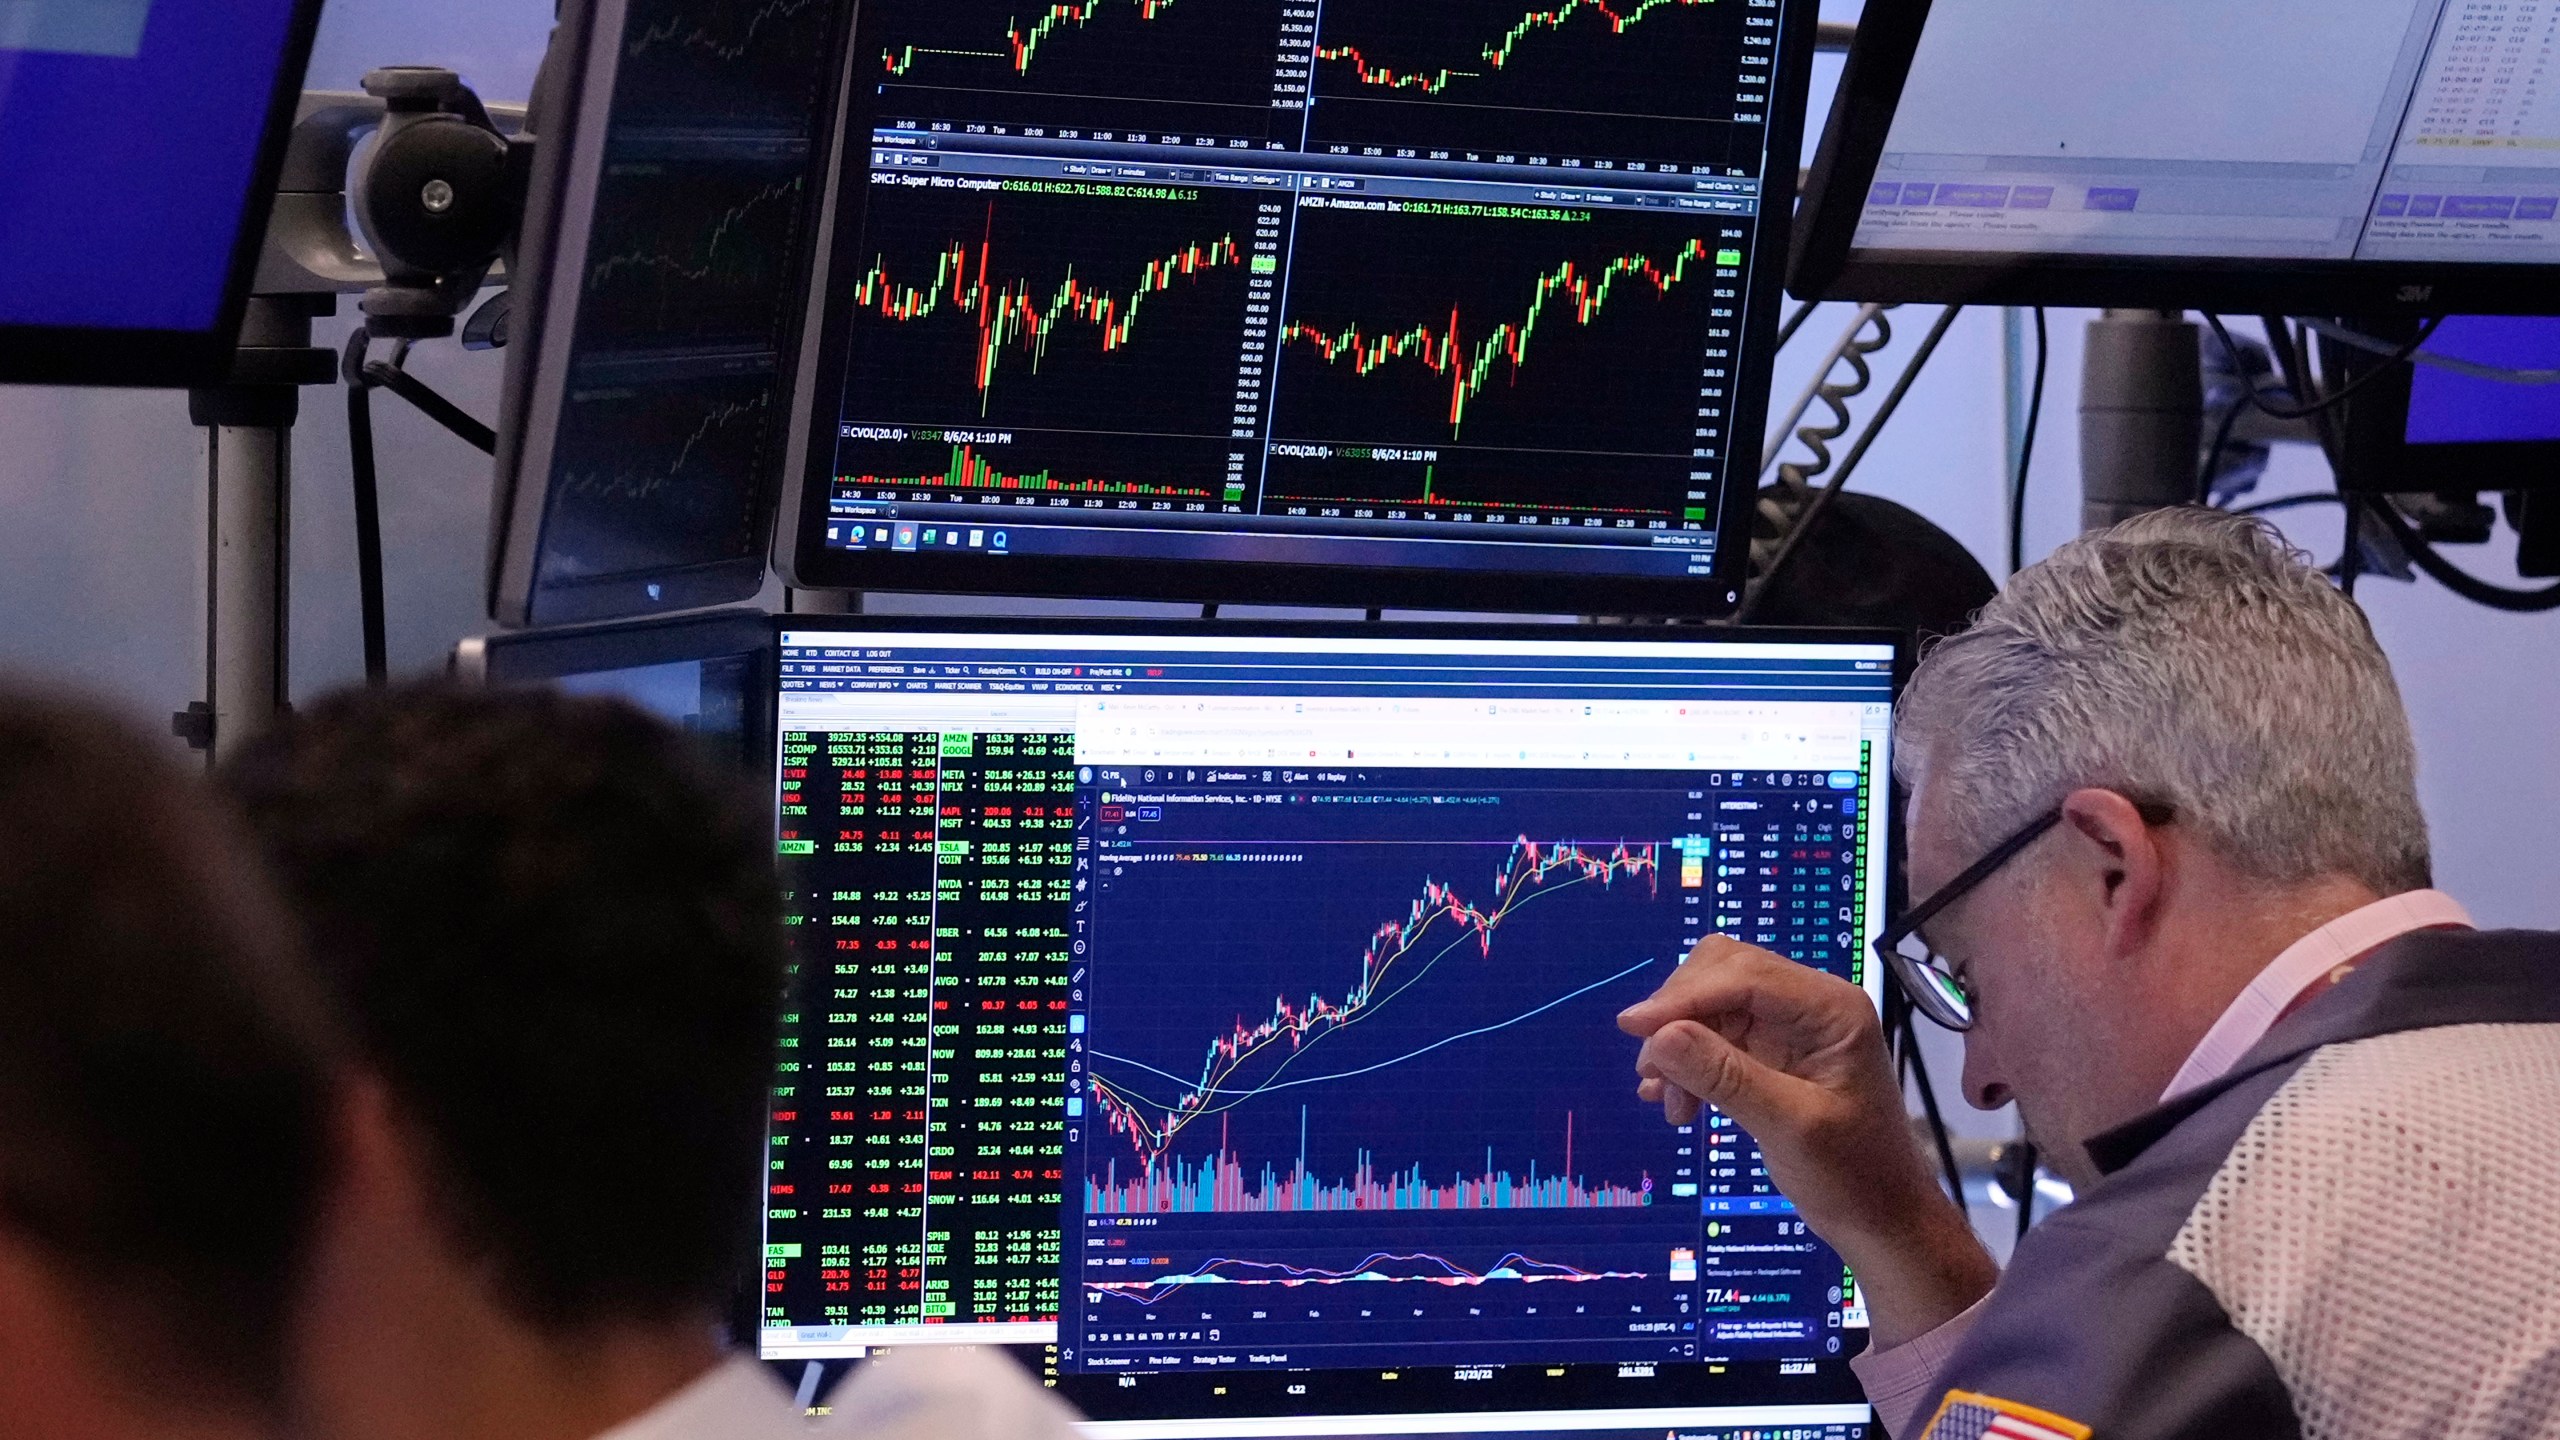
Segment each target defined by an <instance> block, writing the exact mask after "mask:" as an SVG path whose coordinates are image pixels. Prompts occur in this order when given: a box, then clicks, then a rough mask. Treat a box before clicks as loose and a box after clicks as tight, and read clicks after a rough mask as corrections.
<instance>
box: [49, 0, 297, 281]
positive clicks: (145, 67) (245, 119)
mask: <svg viewBox="0 0 2560 1440" xmlns="http://www.w3.org/2000/svg"><path fill="white" fill-rule="evenodd" d="M55 3H58V4H63V5H77V4H80V3H83V0H55ZM293 11H294V3H293V0H155V3H154V4H153V5H152V6H151V15H150V19H149V22H148V23H147V24H146V25H145V26H144V28H143V34H142V45H141V49H140V52H139V53H138V54H137V55H135V56H134V57H133V58H131V59H122V58H118V57H115V56H108V55H83V54H65V53H56V52H51V51H32V50H10V49H0V324H6V325H66V326H97V327H102V328H115V329H156V330H201V329H206V328H209V327H210V326H211V325H212V324H213V322H214V320H215V318H216V316H217V313H218V311H219V309H220V306H221V300H222V285H223V280H224V278H225V276H226V273H227V271H228V269H229V266H230V263H231V253H232V242H233V240H234V239H235V238H236V235H237V231H238V228H239V222H240V212H241V205H242V201H243V197H244V195H245V192H246V188H247V186H248V183H249V179H250V173H251V171H252V169H253V168H254V165H255V162H256V159H257V149H258V136H259V132H260V129H261V128H262V126H263V125H264V123H265V120H266V115H267V104H268V100H269V98H270V96H271V95H272V93H273V89H274V84H275V80H276V65H277V62H278V60H279V58H280V52H281V51H282V50H283V48H284V41H285V35H286V31H287V27H288V26H289V25H290V23H291V21H292V16H293Z"/></svg>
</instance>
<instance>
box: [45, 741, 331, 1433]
mask: <svg viewBox="0 0 2560 1440" xmlns="http://www.w3.org/2000/svg"><path fill="white" fill-rule="evenodd" d="M166 748H167V747H166V746H165V744H163V745H156V746H155V745H153V744H152V743H150V742H147V741H145V740H143V739H141V738H139V737H138V736H136V735H134V734H132V733H131V732H129V731H127V730H126V729H125V728H124V727H123V726H122V725H121V724H119V723H117V722H116V721H114V720H113V719H111V718H110V717H108V716H106V715H104V714H102V713H100V712H98V711H96V710H93V709H90V708H88V707H86V706H81V705H76V704H70V703H65V702H61V701H56V700H48V699H38V698H31V697H29V696H27V695H26V694H24V693H12V692H6V691H0V1436H18V1435H26V1436H44V1437H48V1440H61V1437H73V1436H81V1437H89V1436H94V1437H102V1440H103V1437H116V1436H128V1435H129V1436H137V1437H139V1436H146V1435H149V1436H168V1435H179V1434H187V1435H202V1436H213V1435H224V1434H250V1433H255V1432H257V1431H259V1430H263V1429H265V1428H267V1427H268V1426H269V1424H270V1423H271V1421H272V1418H273V1417H272V1411H273V1408H274V1405H275V1402H276V1399H277V1397H278V1395H279V1393H280V1391H281V1388H282V1378H283V1370H284V1355H285V1348H286V1346H285V1335H286V1314H287V1307H288V1304H289V1302H290V1299H291V1292H292V1288H293V1284H294V1281H295V1279H296V1278H297V1276H298V1275H299V1273H300V1271H301V1269H302V1263H301V1262H302V1258H303V1252H304V1249H305V1246H306V1244H307V1242H308V1240H309V1237H310V1233H311V1230H312V1226H313V1222H314V1219H315V1217H316V1215H317V1213H318V1209H319V1204H320V1196H321V1193H322V1189H323V1186H324V1184H325V1181H326V1178H327V1173H328V1168H329V1167H328V1163H327V1156H326V1149H325V1147H326V1140H327V1135H328V1123H327V1117H328V1094H327V1090H326V1086H327V1084H328V1081H329V1075H330V1069H331V1057H330V1054H329V1049H328V1045H327V1040H326V1026H325V1023H324V1021H323V1020H322V1018H321V1012H320V1007H319V1005H318V1004H317V1002H316V1000H315V998H314V996H313V994H312V992H311V987H310V985H309V982H308V979H307V977H306V976H305V975H304V974H303V972H302V970H301V967H300V966H299V964H298V963H297V961H296V957H295V956H294V955H293V953H292V949H291V936H292V933H293V926H292V924H291V922H290V921H289V920H288V919H287V918H286V915H285V912H284V910H283V909H282V907H281V906H280V905H279V904H278V903H277V902H276V900H275V899H274V897H273V895H272V894H271V892H270V891H269V890H268V888H267V886H266V883H265V881H264V878H263V877H262V875H261V874H260V872H259V870H258V868H257V866H256V863H255V862H254V860H252V859H250V858H249V857H250V854H251V852H250V850H249V847H248V846H247V844H246V843H245V841H244V840H243V839H242V837H241V836H240V835H239V833H238V831H237V830H236V828H235V827H234V826H232V825H231V824H229V823H227V822H226V821H225V819H224V818H223V817H222V816H220V815H219V814H218V813H217V812H216V810H215V809H214V807H212V806H211V805H210V804H209V803H208V801H207V798H206V797H205V796H204V795H203V794H202V793H201V788H200V786H199V785H198V784H197V783H196V782H195V781H193V780H191V779H190V778H189V777H188V776H186V775H185V774H183V773H182V772H180V770H179V769H178V768H177V767H176V766H175V765H174V764H172V763H170V761H169V760H168V759H167V757H166V754H165V751H166Z"/></svg>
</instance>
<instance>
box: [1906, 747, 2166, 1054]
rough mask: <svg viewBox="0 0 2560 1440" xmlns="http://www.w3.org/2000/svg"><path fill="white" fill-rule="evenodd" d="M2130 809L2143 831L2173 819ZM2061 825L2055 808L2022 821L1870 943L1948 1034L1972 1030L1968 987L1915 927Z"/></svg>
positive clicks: (2155, 810)
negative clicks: (1997, 842)
mask: <svg viewBox="0 0 2560 1440" xmlns="http://www.w3.org/2000/svg"><path fill="white" fill-rule="evenodd" d="M2128 798H2130V797H2128ZM2133 808H2134V810H2135V812H2136V813H2138V814H2140V815H2141V816H2142V822H2143V823H2144V824H2146V825H2166V824H2168V823H2169V821H2170V820H2171V819H2172V818H2173V817H2174V815H2175V812H2174V811H2173V810H2171V809H2170V807H2168V806H2166V805H2162V804H2158V803H2156V802H2153V801H2147V800H2135V801H2134V802H2133ZM2061 823H2062V807H2061V806H2059V805H2056V806H2055V807H2053V808H2052V809H2051V810H2048V811H2046V812H2044V813H2043V814H2041V815H2039V816H2037V817H2036V818H2035V819H2033V820H2030V821H2028V822H2027V824H2026V825H2025V826H2024V827H2022V828H2021V829H2019V831H2018V832H2017V833H2016V834H2014V835H2011V836H2010V837H2009V838H2008V839H2006V840H2003V841H2001V842H2000V843H1999V844H1997V845H1994V846H1992V847H1991V851H1990V853H1989V854H1987V855H1984V856H1983V857H1982V858H1981V859H1979V860H1976V861H1974V862H1973V864H1972V865H1970V866H1968V867H1966V869H1965V872H1964V873H1963V874H1961V875H1958V876H1957V877H1956V878H1954V879H1953V880H1950V881H1948V882H1947V883H1946V884H1944V885H1942V886H1940V887H1939V888H1938V893H1936V894H1935V895H1932V896H1930V897H1929V898H1928V899H1926V900H1923V901H1921V902H1920V903H1919V904H1917V905H1914V906H1912V907H1911V908H1910V909H1909V910H1908V911H1905V912H1904V913H1903V916H1902V918H1901V919H1900V920H1898V921H1896V922H1894V923H1893V924H1891V925H1888V926H1886V927H1885V931H1884V933H1883V934H1881V935H1878V936H1877V937H1876V958H1877V959H1879V960H1881V961H1883V962H1884V964H1885V968H1886V969H1888V970H1891V971H1892V972H1893V978H1894V979H1895V980H1896V981H1898V982H1899V983H1900V984H1901V986H1902V992H1903V993H1904V994H1906V995H1908V996H1910V997H1911V1008H1913V1009H1914V1010H1917V1011H1919V1012H1920V1013H1921V1014H1922V1015H1925V1016H1927V1017H1928V1018H1929V1020H1930V1021H1931V1022H1932V1023H1934V1024H1937V1025H1942V1026H1944V1027H1946V1028H1947V1029H1949V1030H1954V1031H1957V1032H1959V1033H1961V1032H1963V1031H1966V1030H1970V1029H1972V1028H1973V987H1972V986H1971V985H1970V984H1969V983H1967V981H1966V980H1965V978H1964V977H1963V976H1962V975H1960V974H1957V973H1956V971H1955V970H1954V969H1952V968H1951V967H1949V966H1948V965H1947V963H1946V962H1945V961H1943V960H1941V959H1939V958H1938V955H1937V952H1936V951H1934V950H1933V949H1931V948H1930V947H1929V945H1928V942H1926V941H1924V940H1920V938H1919V934H1920V927H1922V926H1923V925H1926V924H1928V923H1929V922H1930V921H1931V920H1934V919H1936V918H1937V916H1938V914H1939V912H1940V911H1943V910H1945V909H1946V908H1947V907H1948V906H1950V905H1953V904H1954V903H1956V902H1957V901H1958V900H1961V899H1963V898H1964V897H1965V896H1966V895H1968V894H1970V893H1972V892H1973V890H1975V889H1976V888H1977V887H1979V886H1980V885H1981V884H1982V882H1983V881H1985V880H1988V879H1990V878H1991V877H1992V876H1993V875H1994V874H1996V873H1998V872H1999V869H2000V867H2001V866H2003V865H2006V864H2008V863H2009V862H2010V861H2012V860H2015V859H2017V858H2018V854H2019V852H2020V851H2023V850H2025V849H2026V848H2027V847H2028V846H2030V845H2033V844H2034V843H2036V841H2038V840H2040V839H2042V838H2043V837H2044V833H2045V832H2046V831H2048V830H2050V829H2052V828H2053V827H2054V826H2056V825H2059V824H2061ZM1915 942H1916V943H1915Z"/></svg>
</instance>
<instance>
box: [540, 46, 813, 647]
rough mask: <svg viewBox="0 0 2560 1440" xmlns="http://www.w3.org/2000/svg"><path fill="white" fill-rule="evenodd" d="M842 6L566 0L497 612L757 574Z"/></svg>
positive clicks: (744, 586) (547, 131)
mask: <svg viewBox="0 0 2560 1440" xmlns="http://www.w3.org/2000/svg"><path fill="white" fill-rule="evenodd" d="M845 8H846V7H844V6H841V5H834V4H827V3H822V0H721V3H714V4H695V3H690V0H684V3H680V0H569V3H567V4H564V5H563V6H562V7H561V16H560V24H559V28H558V30H557V31H556V32H555V33H554V35H553V39H552V46H551V53H550V58H549V61H548V63H547V64H546V67H545V72H544V75H543V79H542V83H541V85H540V86H539V90H540V94H539V95H538V96H537V97H536V104H535V110H534V114H533V115H532V117H531V124H532V128H533V130H534V131H535V133H536V135H537V136H538V145H537V148H536V150H535V162H534V174H533V181H532V193H531V196H530V198H529V199H528V201H527V207H526V219H525V228H524V238H523V242H522V244H521V245H520V246H519V250H518V262H517V263H518V267H519V273H518V275H517V278H516V281H515V284H516V287H517V307H516V311H515V313H516V316H517V321H516V331H517V333H516V335H515V336H514V339H513V343H512V344H511V346H510V347H509V349H508V352H507V354H508V366H507V380H506V390H505V397H504V401H503V421H502V425H501V433H500V440H499V450H498V488H497V496H496V514H495V518H494V522H493V524H494V531H495V535H494V541H493V545H492V552H491V557H490V577H489V588H490V596H489V605H490V613H491V614H492V616H494V617H495V618H496V619H498V620H499V621H500V622H501V623H504V624H510V625H554V624H562V623H568V622H576V621H589V620H599V619H606V618H610V617H616V616H630V615H648V614H659V613H667V612H673V611H679V610H686V609H693V608H698V607H701V606H705V605H716V604H726V603H733V602H736V601H740V600H745V599H749V598H751V597H753V596H754V595H755V594H756V593H757V592H758V591H760V590H761V589H763V587H764V580H765V572H766V558H765V557H766V554H767V551H768V546H769V543H770V538H771V534H772V514H773V503H774V493H775V490H776V488H777V485H778V481H779V477H780V475H781V472H782V468H783V466H784V463H785V461H784V456H785V453H786V452H787V450H788V449H789V446H788V443H787V436H788V433H789V426H788V425H787V423H786V419H787V416H788V414H789V412H790V409H791V391H790V383H791V375H792V371H793V368H794V361H795V354H796V346H797V344H798V339H799V320H800V313H801V310H802V307H803V297H804V293H805V286H806V284H807V272H808V269H809V254H810V250H811V247H812V245H813V243H814V239H815V236H816V233H817V229H818V216H819V211H820V208H821V206H820V198H821V192H822V189H823V187H824V184H825V180H826V171H827V164H828V161H829V160H830V159H831V157H832V144H833V139H832V137H833V128H832V125H831V123H830V117H831V116H832V114H833V113H834V108H835V104H836V100H837V92H838V90H839V89H840V88H841V80H842V75H843V65H842V50H841V41H842V31H843V28H844V24H845V21H844V10H845Z"/></svg>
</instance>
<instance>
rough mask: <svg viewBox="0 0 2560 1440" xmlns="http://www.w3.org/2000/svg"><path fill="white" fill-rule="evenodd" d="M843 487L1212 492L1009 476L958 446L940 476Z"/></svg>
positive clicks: (854, 478) (1190, 495)
mask: <svg viewBox="0 0 2560 1440" xmlns="http://www.w3.org/2000/svg"><path fill="white" fill-rule="evenodd" d="M843 483H845V484H850V485H867V486H891V487H896V488H901V489H921V488H924V487H927V486H942V487H945V488H948V489H952V490H1001V491H1017V492H1021V493H1024V494H1031V495H1147V496H1156V497H1161V498H1166V499H1193V500H1206V499H1208V498H1209V492H1208V491H1206V490H1203V489H1198V488H1195V487H1192V486H1187V485H1149V484H1143V483H1139V482H1135V481H1124V480H1064V479H1060V478H1058V477H1056V476H1054V475H1051V474H1050V473H1049V472H1048V471H1046V470H1041V471H1038V472H1036V473H1033V474H1029V475H1008V474H1006V473H1005V472H1004V471H1003V470H1002V469H1000V468H999V467H998V466H996V465H995V464H994V463H993V462H991V461H989V460H988V459H987V458H986V457H985V456H983V455H981V454H979V453H978V451H977V448H976V447H975V446H970V445H960V446H955V447H954V448H953V449H952V451H951V465H950V468H948V469H946V470H944V471H943V472H942V473H941V474H939V475H848V476H846V477H844V480H843Z"/></svg>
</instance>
